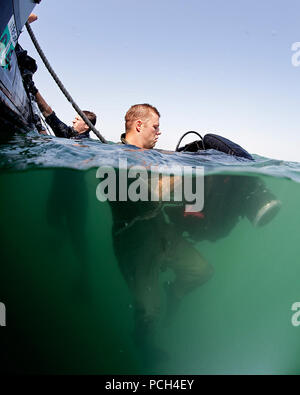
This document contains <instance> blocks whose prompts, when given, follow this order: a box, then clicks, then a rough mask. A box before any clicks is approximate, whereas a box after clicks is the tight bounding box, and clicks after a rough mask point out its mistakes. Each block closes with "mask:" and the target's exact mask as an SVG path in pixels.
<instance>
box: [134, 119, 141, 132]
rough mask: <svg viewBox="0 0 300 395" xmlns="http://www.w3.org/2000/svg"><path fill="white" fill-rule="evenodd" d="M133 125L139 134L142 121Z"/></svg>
mask: <svg viewBox="0 0 300 395" xmlns="http://www.w3.org/2000/svg"><path fill="white" fill-rule="evenodd" d="M135 125H136V130H137V131H138V132H140V131H141V127H142V121H141V120H138V121H136V124H135Z"/></svg>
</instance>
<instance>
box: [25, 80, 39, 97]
mask: <svg viewBox="0 0 300 395" xmlns="http://www.w3.org/2000/svg"><path fill="white" fill-rule="evenodd" d="M27 89H28V91H29V92H30V93H32V94H33V95H34V96H35V95H36V94H37V93H38V89H37V87H36V86H35V84H34V82H33V81H32V79H31V80H30V81H28V82H27Z"/></svg>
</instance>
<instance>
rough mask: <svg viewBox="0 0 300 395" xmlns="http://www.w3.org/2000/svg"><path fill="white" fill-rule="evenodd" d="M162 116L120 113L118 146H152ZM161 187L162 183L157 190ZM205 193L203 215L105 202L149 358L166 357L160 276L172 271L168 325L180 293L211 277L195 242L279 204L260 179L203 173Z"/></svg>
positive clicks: (146, 111) (142, 109) (146, 110)
mask: <svg viewBox="0 0 300 395" xmlns="http://www.w3.org/2000/svg"><path fill="white" fill-rule="evenodd" d="M159 118H160V114H159V112H158V111H157V109H156V108H155V107H152V106H149V105H135V106H132V107H131V108H130V109H129V111H128V112H127V114H126V116H125V121H126V125H125V127H126V133H124V134H122V135H121V143H122V144H126V145H128V144H131V145H135V146H136V147H139V148H142V149H152V148H154V146H155V144H156V142H157V140H158V136H159V134H160V131H159ZM117 179H118V177H117ZM162 180H163V178H162ZM149 189H150V187H149ZM160 189H161V185H160V186H159V188H158V193H159V191H160ZM117 190H118V188H117ZM204 193H205V195H204V202H205V204H204V209H203V210H202V212H201V213H190V212H186V210H185V207H186V206H185V204H186V202H184V201H183V202H180V204H178V202H176V204H164V203H163V202H162V201H158V202H157V201H155V202H154V201H152V202H151V199H148V201H147V202H130V201H126V202H123V201H122V202H120V201H118V199H117V201H116V202H110V206H111V209H112V216H113V229H112V233H113V245H114V251H115V255H116V257H117V260H118V263H119V267H120V270H121V272H122V274H123V276H124V278H125V280H126V282H127V284H128V286H129V288H130V290H131V293H132V295H133V298H134V318H135V327H134V340H135V342H136V344H137V345H138V347H139V348H140V349H141V350H142V351H143V356H144V358H145V359H146V361H147V360H148V361H152V362H155V361H156V360H158V361H159V359H160V357H162V359H163V357H164V354H163V353H161V351H160V350H159V349H158V348H157V347H156V345H155V340H154V337H155V330H154V329H155V326H156V324H157V322H158V319H159V315H160V305H161V296H160V282H159V277H160V273H161V272H162V271H164V270H166V269H168V268H169V269H171V270H172V271H173V272H174V274H175V279H174V281H171V282H167V283H165V291H166V301H167V304H166V315H165V319H164V321H165V323H169V322H170V321H171V319H172V318H173V317H174V314H175V313H176V311H177V310H178V307H179V306H180V303H181V301H182V299H183V298H184V296H185V295H186V294H188V293H189V292H191V291H193V290H195V289H196V288H198V287H199V286H201V285H203V284H204V283H206V282H207V281H208V280H209V279H210V278H211V276H212V274H213V266H212V265H211V264H210V263H208V262H207V261H206V260H205V259H204V257H203V256H202V255H201V254H200V252H199V251H198V250H197V249H196V248H195V247H194V246H193V243H196V242H199V241H202V240H210V241H216V240H217V239H219V238H221V237H225V236H226V235H227V234H228V233H229V232H230V231H231V230H232V229H233V227H234V226H235V225H236V224H237V222H238V221H239V218H240V217H244V216H246V217H248V219H249V220H250V221H251V222H252V223H253V224H254V225H262V224H263V220H265V219H266V216H265V214H266V212H267V211H264V208H265V207H269V206H268V205H269V204H271V203H272V202H274V201H276V199H275V197H274V196H273V195H272V194H271V193H270V192H269V191H268V190H267V189H266V187H265V185H264V183H263V182H262V181H261V180H260V179H259V178H257V177H247V176H243V177H240V176H239V177H237V176H231V177H229V176H223V175H220V176H218V175H217V176H206V177H205V180H204ZM149 196H150V195H149ZM270 202H271V203H270ZM184 232H185V233H188V234H187V237H183V234H184ZM185 236H186V235H185Z"/></svg>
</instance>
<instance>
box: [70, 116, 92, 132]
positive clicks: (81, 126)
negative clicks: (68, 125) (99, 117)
mask: <svg viewBox="0 0 300 395" xmlns="http://www.w3.org/2000/svg"><path fill="white" fill-rule="evenodd" d="M73 129H74V130H76V132H77V133H84V132H86V131H87V130H88V129H89V127H88V125H87V124H86V123H85V122H84V120H83V119H82V118H81V117H80V116H79V115H77V116H76V117H75V119H74V121H73Z"/></svg>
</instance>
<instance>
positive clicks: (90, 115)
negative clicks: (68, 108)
mask: <svg viewBox="0 0 300 395" xmlns="http://www.w3.org/2000/svg"><path fill="white" fill-rule="evenodd" d="M82 112H83V113H84V114H85V115H86V116H87V118H88V119H89V121H90V122H91V123H92V124H93V125H94V126H95V125H96V121H97V116H96V114H94V113H93V112H91V111H82ZM89 130H91V129H89Z"/></svg>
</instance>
